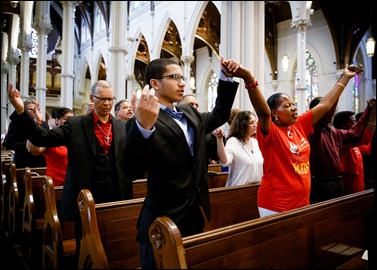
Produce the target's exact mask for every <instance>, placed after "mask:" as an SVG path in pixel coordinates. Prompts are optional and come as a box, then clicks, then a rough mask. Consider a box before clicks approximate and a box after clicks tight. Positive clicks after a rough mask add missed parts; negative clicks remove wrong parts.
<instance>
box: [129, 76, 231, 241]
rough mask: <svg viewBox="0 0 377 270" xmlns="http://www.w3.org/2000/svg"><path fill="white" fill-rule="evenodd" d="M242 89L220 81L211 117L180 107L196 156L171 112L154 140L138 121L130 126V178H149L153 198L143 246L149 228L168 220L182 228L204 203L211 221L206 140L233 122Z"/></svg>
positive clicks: (162, 115)
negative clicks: (181, 223)
mask: <svg viewBox="0 0 377 270" xmlns="http://www.w3.org/2000/svg"><path fill="white" fill-rule="evenodd" d="M237 88H238V83H237V82H233V83H231V82H225V81H222V80H219V87H218V97H217V100H216V106H215V108H214V109H213V111H212V112H209V113H208V112H205V113H199V112H198V111H197V110H196V109H194V108H193V107H191V106H190V105H177V109H178V110H181V111H183V113H184V115H185V116H186V119H187V122H188V124H189V125H190V126H191V127H192V128H193V129H194V133H195V139H194V156H192V155H191V152H190V149H189V146H188V143H187V141H186V139H185V136H184V134H183V132H182V130H181V128H180V127H179V125H178V124H177V123H176V122H175V121H174V120H173V119H172V118H171V117H170V116H169V115H168V114H167V113H166V112H165V111H163V110H161V109H160V112H159V116H158V120H157V122H156V123H155V128H156V129H155V132H154V133H153V135H152V136H151V137H150V138H149V139H144V138H143V136H142V135H141V133H140V131H139V129H138V127H137V125H136V121H135V118H133V119H130V120H128V122H127V146H126V152H127V157H126V160H127V162H126V166H127V172H126V173H127V175H128V176H129V178H131V179H137V178H143V176H144V175H145V173H146V172H148V176H147V179H148V180H147V186H148V192H147V196H146V199H145V201H144V205H143V209H142V213H141V215H140V217H139V223H138V224H139V225H138V227H139V231H138V240H139V241H140V242H144V243H148V242H149V240H148V228H149V226H150V224H151V223H152V222H153V221H154V219H155V218H157V217H158V216H165V215H166V216H168V217H170V218H171V219H172V220H173V221H174V222H176V223H177V222H179V221H180V220H181V219H183V218H184V216H185V214H186V212H187V211H188V210H189V209H190V208H191V207H192V206H193V205H194V204H197V203H198V202H199V204H200V205H201V206H202V207H203V210H204V213H205V215H206V217H207V219H208V220H210V218H211V209H210V202H209V192H208V183H207V170H208V164H207V158H206V140H205V135H206V134H208V133H210V132H211V131H213V130H214V129H216V128H217V127H219V126H221V125H223V124H224V123H225V122H226V121H227V120H228V118H229V115H230V110H231V108H232V105H233V101H234V98H235V95H236V92H237ZM146 208H147V209H146ZM192 222H193V223H195V220H193V221H192Z"/></svg>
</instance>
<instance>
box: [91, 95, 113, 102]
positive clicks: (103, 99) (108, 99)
mask: <svg viewBox="0 0 377 270" xmlns="http://www.w3.org/2000/svg"><path fill="white" fill-rule="evenodd" d="M92 96H93V97H95V98H96V99H98V100H99V101H101V102H105V101H106V100H107V101H108V102H113V101H114V100H115V99H116V98H115V97H108V98H106V97H97V96H95V95H92Z"/></svg>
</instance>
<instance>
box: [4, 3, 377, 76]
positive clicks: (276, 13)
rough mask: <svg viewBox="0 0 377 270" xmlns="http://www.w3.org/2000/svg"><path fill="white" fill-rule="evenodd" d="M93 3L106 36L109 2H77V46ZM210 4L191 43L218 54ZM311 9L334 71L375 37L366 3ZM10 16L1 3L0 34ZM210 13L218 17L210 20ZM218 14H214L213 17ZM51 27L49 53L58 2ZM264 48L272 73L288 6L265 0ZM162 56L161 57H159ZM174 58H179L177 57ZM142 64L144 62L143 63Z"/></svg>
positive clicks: (171, 41)
mask: <svg viewBox="0 0 377 270" xmlns="http://www.w3.org/2000/svg"><path fill="white" fill-rule="evenodd" d="M94 2H96V4H97V5H98V7H99V9H100V11H101V13H102V15H103V17H104V20H105V23H106V29H107V35H109V22H110V19H109V16H110V1H87V0H86V1H80V4H79V5H78V7H77V8H76V13H75V22H76V24H75V38H76V40H77V42H78V44H80V42H79V40H80V37H81V35H80V27H79V26H80V25H81V22H82V20H85V21H86V24H87V25H88V26H89V30H90V31H89V32H90V34H91V37H92V38H91V40H92V42H93V33H94V29H93V25H94V16H93V15H94ZM213 8H214V5H213V4H212V5H210V6H209V7H208V9H207V10H206V12H205V13H204V14H203V16H202V19H201V21H200V23H199V26H198V31H197V33H196V35H197V38H196V42H195V44H194V46H195V48H194V49H196V48H200V47H203V46H207V47H208V48H209V50H213V51H215V52H216V50H217V53H218V45H219V44H218V43H219V42H217V39H218V41H219V38H220V37H219V34H220V24H219V21H220V18H219V13H218V12H215V13H214V12H212V10H211V9H213ZM312 8H313V9H314V10H316V9H321V10H322V12H323V14H324V16H325V18H326V21H327V24H328V26H329V30H330V33H331V35H332V37H333V42H334V48H335V52H336V58H337V59H336V62H337V68H338V69H342V68H344V65H345V64H346V63H350V60H351V59H352V56H353V55H354V53H355V51H356V50H357V46H358V44H359V43H360V41H361V39H362V37H363V36H364V34H365V33H366V31H367V30H368V29H369V27H370V25H372V28H371V29H372V31H373V33H372V34H373V36H374V37H377V33H376V31H377V25H376V18H375V17H376V16H371V10H372V5H371V2H370V1H367V2H362V1H360V2H357V3H354V4H352V5H348V4H339V2H336V1H328V0H319V1H313V3H312ZM11 14H20V5H15V6H12V5H11V1H2V5H1V31H2V32H8V30H9V27H10V25H11ZM213 14H215V16H217V17H218V18H213V16H214V15H213ZM216 14H218V15H216ZM50 16H51V24H52V26H53V30H52V31H51V32H50V33H49V36H48V46H49V47H48V50H49V51H51V50H52V49H54V46H56V43H57V41H58V40H59V37H61V35H62V6H61V3H60V1H51V10H50ZM265 16H266V21H265V25H266V28H265V48H266V52H267V55H268V57H269V60H270V63H271V69H272V70H276V66H277V55H276V49H275V48H276V44H277V34H276V33H277V32H276V31H277V30H276V25H277V23H279V22H281V21H284V20H287V19H290V18H291V17H292V16H291V11H290V7H289V3H288V2H287V1H265ZM174 28H175V26H174V23H173V24H171V25H170V26H169V27H168V30H167V33H166V35H165V41H164V45H163V51H164V52H163V53H162V54H166V53H167V54H173V55H176V54H179V53H180V52H181V50H180V40H178V39H177V36H176V35H175V34H174V33H175V29H174ZM146 54H149V51H148V47H147V44H146V43H145V41H144V42H141V43H140V46H139V52H138V55H137V58H139V57H140V59H139V60H140V61H141V62H145V61H146V60H147V59H149V55H146ZM162 56H163V55H162ZM375 58H376V55H375V56H373V78H374V79H375V78H376V72H377V64H376V59H375ZM178 59H180V57H179V55H178ZM145 64H146V63H145Z"/></svg>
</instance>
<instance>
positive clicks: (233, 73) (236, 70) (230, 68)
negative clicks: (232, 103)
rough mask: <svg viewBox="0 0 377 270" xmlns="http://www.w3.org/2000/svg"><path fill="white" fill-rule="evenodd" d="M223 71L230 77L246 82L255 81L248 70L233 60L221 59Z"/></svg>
mask: <svg viewBox="0 0 377 270" xmlns="http://www.w3.org/2000/svg"><path fill="white" fill-rule="evenodd" d="M221 70H222V71H223V72H224V74H225V75H226V76H228V77H238V78H241V79H244V80H246V81H247V80H251V81H253V80H254V78H253V76H252V74H251V72H250V71H249V70H248V69H247V68H244V67H243V66H241V65H240V64H239V63H237V62H236V61H234V60H232V59H228V60H224V58H223V57H221Z"/></svg>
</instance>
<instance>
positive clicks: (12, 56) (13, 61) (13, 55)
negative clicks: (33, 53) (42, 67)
mask: <svg viewBox="0 0 377 270" xmlns="http://www.w3.org/2000/svg"><path fill="white" fill-rule="evenodd" d="M20 55H21V54H20V51H19V50H11V51H9V54H8V57H7V62H8V63H9V64H10V65H17V64H18V63H20Z"/></svg>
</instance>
